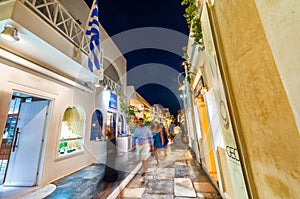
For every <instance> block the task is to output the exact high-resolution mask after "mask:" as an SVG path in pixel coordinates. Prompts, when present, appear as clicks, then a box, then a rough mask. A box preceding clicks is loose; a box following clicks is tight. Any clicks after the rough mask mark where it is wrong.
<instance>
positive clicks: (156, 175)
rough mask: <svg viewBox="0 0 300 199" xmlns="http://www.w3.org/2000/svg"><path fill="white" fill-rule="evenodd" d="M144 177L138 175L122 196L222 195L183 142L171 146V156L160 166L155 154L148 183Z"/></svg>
mask: <svg viewBox="0 0 300 199" xmlns="http://www.w3.org/2000/svg"><path fill="white" fill-rule="evenodd" d="M161 156H162V157H163V154H161ZM162 159H163V158H162ZM140 172H141V171H140ZM140 179H141V174H140V173H138V174H136V175H135V177H134V178H133V179H132V180H131V182H130V183H129V184H128V185H127V187H126V188H125V189H124V190H123V191H122V192H121V194H120V195H119V197H118V199H136V198H142V199H187V198H189V199H190V198H202V199H204V198H205V199H206V198H207V199H220V198H221V196H220V195H219V194H218V192H217V190H216V189H215V188H214V187H213V186H212V184H211V183H210V181H209V179H208V177H207V176H206V174H205V172H204V171H203V169H202V168H201V166H200V165H199V163H198V162H197V161H196V160H195V158H194V157H193V156H192V154H191V153H190V151H189V150H188V149H187V147H186V146H185V145H182V144H181V145H177V146H176V145H171V146H170V147H169V149H168V157H167V158H165V159H163V160H162V161H161V165H160V166H156V161H155V159H154V157H150V158H149V168H148V172H147V177H146V181H145V183H141V182H140Z"/></svg>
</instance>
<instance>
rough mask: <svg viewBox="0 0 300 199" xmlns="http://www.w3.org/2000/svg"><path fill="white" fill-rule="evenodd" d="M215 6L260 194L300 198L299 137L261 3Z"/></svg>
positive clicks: (229, 0)
mask: <svg viewBox="0 0 300 199" xmlns="http://www.w3.org/2000/svg"><path fill="white" fill-rule="evenodd" d="M268 2H272V1H268ZM273 2H275V1H273ZM277 2H278V1H277ZM212 9H213V10H214V11H215V14H216V19H215V21H214V22H215V23H216V25H217V26H218V31H219V34H218V37H219V38H220V40H221V42H222V47H223V51H222V57H223V58H224V63H225V65H223V67H225V70H226V71H227V72H228V74H227V75H228V76H226V78H225V79H226V80H225V81H228V82H230V83H231V85H232V86H230V87H229V88H230V89H232V95H231V97H230V98H231V100H232V101H234V102H235V105H236V108H237V117H238V118H239V123H240V125H241V131H239V133H240V136H241V137H242V138H243V140H244V142H245V148H246V150H247V153H248V160H249V163H250V168H251V169H252V174H253V177H254V184H255V188H256V191H257V195H258V198H266V199H269V198H299V196H300V189H299V187H300V181H299V179H300V154H299V143H300V137H299V134H298V130H297V126H296V123H295V118H294V115H293V112H292V109H291V106H290V103H289V100H288V98H287V95H286V92H285V89H284V87H283V84H282V81H281V77H280V75H279V72H278V68H277V65H276V63H275V60H274V57H273V54H272V51H271V49H270V46H269V43H268V40H267V38H266V34H265V32H264V28H263V26H262V22H261V20H260V17H259V15H258V11H257V8H256V5H255V3H254V1H253V0H247V1H245V0H223V1H215V5H214V7H213V8H212ZM285 28H289V27H285ZM294 34H298V33H294ZM298 56H299V55H298ZM298 88H299V87H298Z"/></svg>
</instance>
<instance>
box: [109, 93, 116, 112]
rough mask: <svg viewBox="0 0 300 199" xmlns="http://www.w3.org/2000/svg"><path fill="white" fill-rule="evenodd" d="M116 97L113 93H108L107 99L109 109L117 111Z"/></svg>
mask: <svg viewBox="0 0 300 199" xmlns="http://www.w3.org/2000/svg"><path fill="white" fill-rule="evenodd" d="M117 102H118V101H117V95H116V94H114V93H112V92H111V93H110V98H109V108H112V109H117V108H118V103H117Z"/></svg>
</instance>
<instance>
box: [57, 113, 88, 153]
mask: <svg viewBox="0 0 300 199" xmlns="http://www.w3.org/2000/svg"><path fill="white" fill-rule="evenodd" d="M81 110H82V109H79V108H77V107H69V108H67V109H66V111H65V112H64V115H63V119H62V127H61V134H60V144H59V151H58V153H59V155H65V154H70V153H73V152H75V151H81V150H83V132H84V123H85V118H84V112H83V111H81Z"/></svg>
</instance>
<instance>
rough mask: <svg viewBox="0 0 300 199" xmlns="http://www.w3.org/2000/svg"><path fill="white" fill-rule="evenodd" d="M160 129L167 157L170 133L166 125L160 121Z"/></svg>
mask: <svg viewBox="0 0 300 199" xmlns="http://www.w3.org/2000/svg"><path fill="white" fill-rule="evenodd" d="M160 129H161V133H162V136H163V150H164V154H165V158H166V157H167V156H168V154H167V150H168V143H169V140H168V134H167V131H166V128H165V127H164V125H163V123H160Z"/></svg>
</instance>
